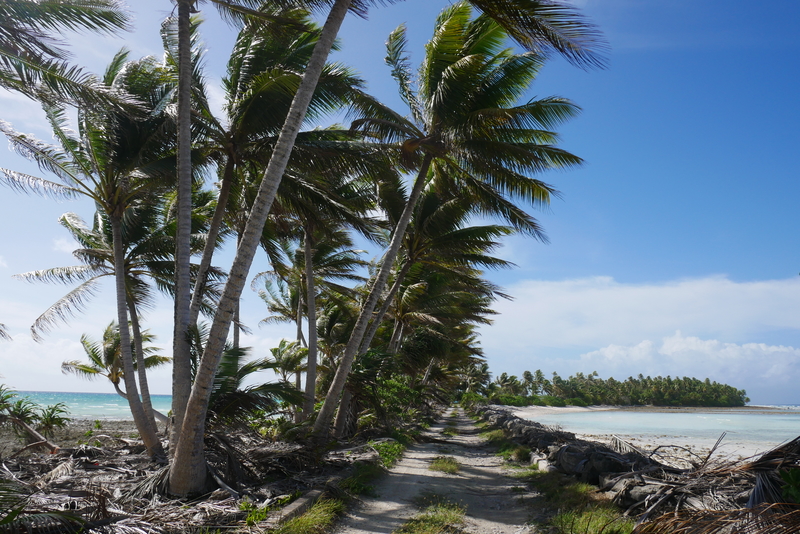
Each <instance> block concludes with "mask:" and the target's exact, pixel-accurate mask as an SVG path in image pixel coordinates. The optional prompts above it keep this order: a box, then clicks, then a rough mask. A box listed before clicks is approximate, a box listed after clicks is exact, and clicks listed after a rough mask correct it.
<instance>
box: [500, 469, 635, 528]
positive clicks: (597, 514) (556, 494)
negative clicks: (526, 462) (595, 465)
mask: <svg viewBox="0 0 800 534" xmlns="http://www.w3.org/2000/svg"><path fill="white" fill-rule="evenodd" d="M512 476H514V477H515V478H517V479H520V480H524V481H525V482H527V483H528V484H529V485H530V486H533V487H534V488H536V489H537V490H538V491H539V492H540V493H541V494H542V496H543V497H544V499H545V502H546V504H547V505H548V507H549V508H551V509H552V510H553V511H556V510H557V513H555V515H553V516H552V517H551V518H550V519H549V520H547V521H545V522H544V523H543V526H549V527H551V531H552V532H553V534H630V533H631V532H632V531H633V526H634V522H633V520H632V519H630V518H625V517H623V516H622V514H621V512H620V510H619V508H617V507H616V506H615V505H614V504H612V503H611V502H609V501H607V500H605V499H602V498H599V497H598V494H597V493H596V488H595V487H594V486H592V485H590V484H585V483H583V482H577V481H576V480H575V479H573V478H571V477H567V476H565V475H562V474H560V473H544V472H541V471H538V470H537V469H536V468H530V469H527V470H525V471H522V472H518V473H514V474H513V475H512Z"/></svg>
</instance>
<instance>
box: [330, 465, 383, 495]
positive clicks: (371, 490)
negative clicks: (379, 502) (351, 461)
mask: <svg viewBox="0 0 800 534" xmlns="http://www.w3.org/2000/svg"><path fill="white" fill-rule="evenodd" d="M354 467H355V469H354V472H353V475H352V476H349V477H347V478H346V479H344V480H342V481H341V482H340V483H339V487H340V488H342V489H343V490H345V491H346V492H348V493H350V494H352V495H369V496H370V497H377V493H375V486H373V485H372V484H370V482H372V481H373V480H375V479H377V478H378V477H380V476H381V475H383V473H384V470H383V467H381V466H379V465H377V464H372V463H363V462H358V463H356V464H355V466H354Z"/></svg>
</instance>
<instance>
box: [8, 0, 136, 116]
mask: <svg viewBox="0 0 800 534" xmlns="http://www.w3.org/2000/svg"><path fill="white" fill-rule="evenodd" d="M129 19H130V16H129V14H128V12H127V11H126V10H125V6H124V4H123V3H122V2H119V1H117V0H63V1H58V2H53V1H46V2H42V1H35V0H4V1H3V2H0V87H3V88H4V89H8V90H11V91H18V92H21V93H23V94H25V95H27V96H30V97H31V98H34V99H42V98H46V99H48V100H49V101H50V102H53V101H54V98H55V99H66V100H69V101H72V102H85V103H92V104H108V103H110V102H116V103H127V104H130V103H132V102H130V101H126V99H125V98H124V97H123V98H120V95H119V94H116V95H115V94H114V92H113V91H110V90H109V88H108V87H107V86H104V85H103V84H101V83H98V81H97V80H96V79H95V77H94V76H93V75H91V74H89V73H86V72H85V71H84V70H82V69H80V68H78V67H74V66H71V65H70V64H69V63H67V61H66V60H67V59H68V58H69V52H68V51H67V49H66V48H65V47H64V42H63V40H62V39H60V38H58V37H56V36H54V35H53V32H56V33H62V32H65V31H80V30H90V31H95V32H101V33H112V32H116V31H118V30H124V29H127V28H128V22H129Z"/></svg>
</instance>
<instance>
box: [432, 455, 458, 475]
mask: <svg viewBox="0 0 800 534" xmlns="http://www.w3.org/2000/svg"><path fill="white" fill-rule="evenodd" d="M458 467H459V466H458V462H457V461H456V459H455V458H453V457H452V456H437V457H435V458H434V459H433V460H431V465H430V466H429V467H428V469H430V470H431V471H441V472H443V473H448V474H451V475H454V474H456V473H458Z"/></svg>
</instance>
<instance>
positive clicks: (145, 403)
mask: <svg viewBox="0 0 800 534" xmlns="http://www.w3.org/2000/svg"><path fill="white" fill-rule="evenodd" d="M128 310H129V311H130V313H131V330H132V332H133V348H134V350H135V351H136V373H137V374H138V375H139V389H140V390H141V394H142V408H143V409H144V415H145V417H147V419H148V421H153V428H155V430H156V432H158V425H157V424H156V423H155V420H154V419H153V417H154V414H153V403H152V401H151V400H150V385H149V383H148V382H147V370H146V369H145V366H144V347H143V346H142V329H141V328H140V326H139V314H138V313H137V310H136V304H135V303H134V302H133V299H132V298H128Z"/></svg>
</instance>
